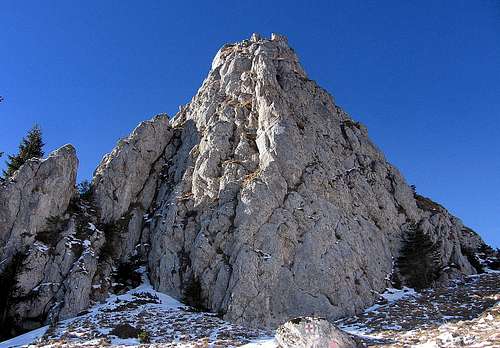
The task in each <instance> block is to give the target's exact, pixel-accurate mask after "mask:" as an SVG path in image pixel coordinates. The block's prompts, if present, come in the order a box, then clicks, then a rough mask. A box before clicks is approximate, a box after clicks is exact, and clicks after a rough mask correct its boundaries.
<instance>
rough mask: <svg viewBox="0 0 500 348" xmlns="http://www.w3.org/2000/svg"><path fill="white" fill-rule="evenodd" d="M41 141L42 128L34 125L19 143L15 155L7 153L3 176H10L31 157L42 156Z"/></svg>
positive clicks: (42, 144)
mask: <svg viewBox="0 0 500 348" xmlns="http://www.w3.org/2000/svg"><path fill="white" fill-rule="evenodd" d="M44 145H45V144H44V143H43V141H42V130H41V129H40V127H38V126H37V125H35V126H34V127H33V128H32V129H31V130H30V131H29V132H28V135H26V137H24V138H23V140H22V141H21V144H19V153H18V154H17V155H9V156H8V158H9V159H8V161H7V170H4V172H3V175H4V177H5V178H9V177H11V176H12V175H13V174H14V172H15V171H16V170H18V169H19V168H20V167H21V166H22V165H23V164H24V163H26V162H27V161H28V160H29V159H31V158H42V157H43V155H44V152H43V146H44Z"/></svg>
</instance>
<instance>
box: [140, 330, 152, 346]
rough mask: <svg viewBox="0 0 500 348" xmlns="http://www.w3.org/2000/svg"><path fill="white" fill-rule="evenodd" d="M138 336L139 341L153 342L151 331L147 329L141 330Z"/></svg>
mask: <svg viewBox="0 0 500 348" xmlns="http://www.w3.org/2000/svg"><path fill="white" fill-rule="evenodd" d="M137 338H138V339H139V342H141V343H143V344H144V343H151V337H150V336H149V333H148V332H147V331H146V330H141V331H139V334H138V335H137Z"/></svg>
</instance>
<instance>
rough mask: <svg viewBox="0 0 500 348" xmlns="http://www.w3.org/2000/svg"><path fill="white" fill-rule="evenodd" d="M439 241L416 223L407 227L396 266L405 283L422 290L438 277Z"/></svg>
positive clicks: (439, 267)
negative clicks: (406, 233) (433, 238)
mask: <svg viewBox="0 0 500 348" xmlns="http://www.w3.org/2000/svg"><path fill="white" fill-rule="evenodd" d="M440 248H441V242H436V243H434V242H433V241H432V240H431V238H430V236H429V235H427V234H425V233H424V232H423V231H422V229H421V228H419V227H418V226H417V225H416V224H412V225H411V226H410V227H409V229H408V235H407V237H406V239H405V241H404V244H403V248H402V249H401V254H400V257H399V258H398V260H397V267H398V269H399V272H400V274H401V276H402V278H403V279H404V280H405V283H406V285H408V286H410V287H412V288H415V289H416V290H422V289H425V288H428V287H430V286H431V285H432V283H433V282H434V281H435V280H436V279H437V278H438V277H439V275H440V271H441V265H440V259H441V252H440Z"/></svg>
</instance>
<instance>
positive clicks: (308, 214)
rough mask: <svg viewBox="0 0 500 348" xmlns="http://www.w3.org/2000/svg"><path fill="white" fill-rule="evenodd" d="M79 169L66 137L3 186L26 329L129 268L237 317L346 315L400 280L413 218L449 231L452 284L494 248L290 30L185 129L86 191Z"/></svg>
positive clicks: (216, 68)
mask: <svg viewBox="0 0 500 348" xmlns="http://www.w3.org/2000/svg"><path fill="white" fill-rule="evenodd" d="M76 166H77V160H76V157H75V153H74V150H73V149H72V148H71V147H70V146H66V147H63V148H62V149H60V150H58V151H56V152H55V153H54V154H52V155H51V156H49V158H48V159H46V160H32V161H30V162H28V164H26V165H24V166H23V167H21V169H20V170H19V171H18V173H17V174H16V175H15V176H14V177H13V178H12V179H11V180H9V181H7V182H6V183H4V184H3V185H2V187H0V222H1V224H0V246H1V251H0V262H1V264H0V271H1V272H3V276H2V277H3V279H8V277H7V276H6V275H9V274H10V278H9V279H10V280H11V283H12V284H13V286H12V288H11V289H9V291H8V299H7V300H6V301H7V302H5V301H4V302H5V303H2V306H3V307H2V308H1V309H2V312H3V320H5V319H6V318H14V321H13V322H14V323H15V324H16V325H17V327H18V328H19V327H20V328H21V329H27V328H30V327H32V326H36V325H40V324H41V323H43V322H47V321H50V320H52V319H56V318H65V317H69V316H72V315H75V314H77V313H78V312H80V311H82V310H84V309H85V308H87V307H88V305H89V304H90V303H91V302H92V301H98V300H101V299H103V298H104V297H105V296H106V295H107V293H108V291H110V290H113V279H114V277H115V276H116V273H117V269H120V267H122V266H123V265H130V264H132V265H138V264H144V265H146V266H147V269H148V271H149V274H150V277H151V281H152V283H153V285H154V286H155V288H156V289H158V290H160V291H162V292H165V293H168V294H170V295H173V296H175V297H177V298H179V299H182V300H184V301H186V302H188V303H190V304H193V305H197V306H200V307H204V308H206V309H208V310H211V311H214V312H219V313H220V314H221V315H223V316H224V318H225V319H228V320H231V321H234V322H241V323H247V324H251V325H256V326H276V325H277V324H280V323H282V322H284V321H286V320H287V319H288V318H290V317H294V316H299V315H320V316H324V317H326V318H329V319H334V318H338V317H341V316H344V315H348V314H353V313H356V312H359V311H361V310H362V309H363V308H365V307H367V306H370V305H371V304H373V302H374V301H375V299H376V297H377V293H378V292H380V291H382V290H383V289H384V288H386V287H387V286H389V285H390V283H389V279H390V276H391V273H392V272H393V271H394V260H395V259H396V258H397V257H398V255H399V250H400V246H401V241H402V239H403V237H404V235H405V233H406V231H407V230H408V226H410V225H411V224H417V225H418V226H419V228H421V229H422V230H423V231H424V232H425V233H426V234H427V235H429V236H430V237H431V239H432V240H434V241H440V248H441V253H440V260H439V263H440V267H441V268H442V270H443V272H442V275H441V278H440V279H439V280H438V282H446V281H447V280H448V279H449V278H453V277H457V276H460V275H462V274H472V273H475V272H476V270H475V269H474V267H473V266H472V265H471V264H470V261H469V259H468V258H467V256H465V255H464V250H467V251H468V252H471V251H472V252H473V251H475V250H477V249H478V248H479V247H481V246H482V245H484V243H483V242H482V240H481V238H480V237H479V236H478V235H477V234H475V233H474V232H473V231H471V230H470V229H468V228H466V227H464V226H463V224H462V223H461V222H460V220H459V219H457V218H455V217H453V216H452V215H451V214H449V213H448V212H447V211H446V210H445V209H444V208H443V207H441V206H439V205H437V204H436V203H434V202H432V201H431V200H429V199H427V198H424V197H421V196H419V195H417V194H415V193H414V192H413V191H412V189H411V188H410V187H409V186H408V185H407V183H406V182H405V180H404V178H403V177H402V176H401V174H400V173H399V172H398V170H397V169H396V168H394V167H393V166H392V165H391V164H389V163H388V162H387V160H386V159H385V157H384V155H383V154H382V153H381V151H380V150H379V149H377V147H376V146H375V145H374V144H373V143H372V142H371V141H370V139H369V137H368V133H367V130H366V128H365V127H364V126H363V125H362V124H360V123H358V122H356V121H354V120H353V119H351V118H350V117H349V115H347V114H346V113H345V112H344V111H343V110H342V109H341V108H340V107H339V106H337V105H336V104H335V102H334V100H333V98H332V97H331V96H330V95H329V94H328V92H326V91H325V90H323V89H322V88H321V87H319V86H318V85H317V84H316V83H315V82H314V81H312V80H310V79H309V78H308V77H307V75H306V73H305V72H304V70H303V69H302V67H301V66H300V63H299V60H298V58H297V56H296V54H295V53H294V51H293V49H292V48H290V47H289V45H288V43H287V40H286V38H284V37H282V36H279V35H273V36H272V37H271V38H270V39H263V38H260V37H259V36H258V35H253V36H252V38H251V39H250V40H245V41H243V42H240V43H236V44H231V45H225V46H224V47H222V48H221V49H220V50H219V52H218V53H217V55H216V56H215V58H214V60H213V63H212V68H211V70H210V72H209V74H208V76H207V78H206V79H205V81H204V82H203V85H202V86H201V88H200V89H199V90H198V92H197V94H196V95H195V96H194V98H193V99H192V101H191V102H190V103H189V104H187V105H186V106H183V107H182V108H181V110H180V111H179V113H178V114H177V115H176V116H175V117H174V118H173V120H172V122H171V123H169V121H168V118H167V117H166V116H165V115H160V116H157V117H155V118H154V119H152V120H150V121H146V122H143V123H142V124H141V125H139V126H138V127H137V128H136V130H134V132H133V133H132V134H131V135H130V136H129V137H128V138H127V139H124V140H122V141H120V143H119V144H118V145H117V147H116V148H115V149H114V150H113V151H112V152H111V153H110V154H109V155H107V156H105V158H104V159H103V161H102V162H101V164H100V165H99V167H98V168H97V169H96V172H95V176H94V178H93V182H92V189H91V192H89V193H88V197H85V198H82V197H78V196H77V195H76V194H75V190H74V186H75V177H76ZM16 255H17V256H16ZM16 325H15V326H16Z"/></svg>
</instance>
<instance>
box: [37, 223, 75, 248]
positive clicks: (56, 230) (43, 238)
mask: <svg viewBox="0 0 500 348" xmlns="http://www.w3.org/2000/svg"><path fill="white" fill-rule="evenodd" d="M68 222H69V220H63V219H61V218H60V217H58V216H51V217H49V218H48V219H47V228H46V229H45V230H43V231H38V232H37V234H36V235H35V239H36V240H37V241H39V242H42V243H44V244H45V245H47V246H49V247H52V248H54V247H55V246H56V245H57V242H58V241H59V236H60V235H61V232H62V231H64V229H66V227H67V226H68Z"/></svg>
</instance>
